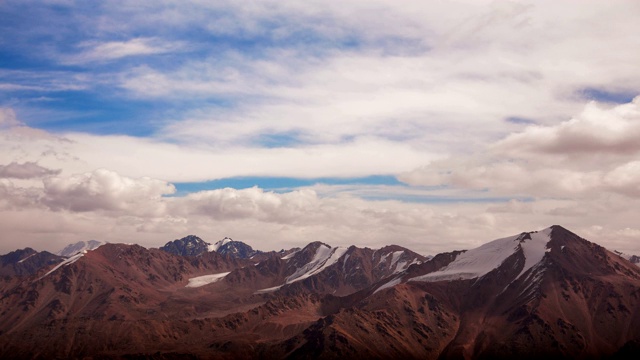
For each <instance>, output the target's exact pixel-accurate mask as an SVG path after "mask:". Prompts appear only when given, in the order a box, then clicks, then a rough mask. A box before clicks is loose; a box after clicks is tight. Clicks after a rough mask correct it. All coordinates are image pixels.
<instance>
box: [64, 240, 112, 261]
mask: <svg viewBox="0 0 640 360" xmlns="http://www.w3.org/2000/svg"><path fill="white" fill-rule="evenodd" d="M103 244H104V243H103V242H101V241H97V240H89V241H78V242H77V243H75V244H69V245H67V246H65V248H64V249H62V250H60V251H58V252H57V253H56V254H58V255H60V256H64V257H70V256H73V255H76V254H77V253H80V252H83V251H89V250H93V249H96V248H98V247H99V246H101V245H103Z"/></svg>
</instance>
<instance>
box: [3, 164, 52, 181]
mask: <svg viewBox="0 0 640 360" xmlns="http://www.w3.org/2000/svg"><path fill="white" fill-rule="evenodd" d="M59 173H60V170H51V169H47V168H45V167H42V166H40V165H38V164H37V163H34V162H25V163H23V164H19V163H16V162H12V163H9V164H7V165H0V178H14V179H32V178H39V177H45V176H51V175H58V174H59Z"/></svg>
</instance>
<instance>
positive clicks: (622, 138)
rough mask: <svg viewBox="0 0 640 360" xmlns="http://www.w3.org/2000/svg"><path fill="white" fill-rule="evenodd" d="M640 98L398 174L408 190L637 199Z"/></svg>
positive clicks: (534, 128)
mask: <svg viewBox="0 0 640 360" xmlns="http://www.w3.org/2000/svg"><path fill="white" fill-rule="evenodd" d="M639 99H640V98H636V99H634V100H633V101H632V102H630V103H628V104H622V105H618V106H615V107H613V108H600V107H599V106H598V105H597V104H596V103H590V104H588V105H587V106H586V107H585V110H584V111H583V112H582V113H580V114H579V115H578V116H576V117H574V118H572V119H571V120H568V121H564V122H561V123H560V124H558V125H553V126H530V127H527V128H526V129H525V130H523V131H522V132H519V133H514V134H511V135H509V136H507V137H506V138H505V139H503V140H501V141H498V142H497V143H496V144H495V145H490V146H488V147H487V149H486V150H485V152H484V153H482V154H481V155H477V156H471V157H457V158H451V159H446V160H441V161H438V162H434V163H432V164H431V165H428V166H425V167H421V168H418V169H416V170H413V171H411V172H407V173H404V174H402V175H400V176H399V179H400V180H402V181H405V182H406V183H408V184H411V185H422V186H435V185H440V186H442V185H445V186H451V187H454V188H464V189H475V190H486V191H489V192H490V193H495V194H501V195H506V196H524V195H529V196H533V197H572V198H588V197H594V194H599V193H618V194H622V195H625V196H630V197H638V196H640V192H639V191H638V190H639V188H638V186H637V184H638V183H639V182H640V172H639V171H638V169H639V168H640V166H639V163H638V161H637V160H636V159H637V155H638V153H639V152H640V146H638V142H637V141H636V139H637V137H638V135H640V101H639Z"/></svg>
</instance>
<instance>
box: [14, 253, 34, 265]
mask: <svg viewBox="0 0 640 360" xmlns="http://www.w3.org/2000/svg"><path fill="white" fill-rule="evenodd" d="M35 254H36V253H33V254H31V255H29V256H27V257H26V258H24V259H22V260H20V261H18V263H21V262H24V261H25V260H27V259H28V258H30V257H32V256H33V255H35Z"/></svg>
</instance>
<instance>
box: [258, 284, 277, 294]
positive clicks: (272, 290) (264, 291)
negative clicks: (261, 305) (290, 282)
mask: <svg viewBox="0 0 640 360" xmlns="http://www.w3.org/2000/svg"><path fill="white" fill-rule="evenodd" d="M282 286H283V285H280V286H274V287H270V288H266V289H260V290H258V291H256V292H254V294H266V293H270V292H274V291H276V290H278V289H280V288H281V287H282Z"/></svg>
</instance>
